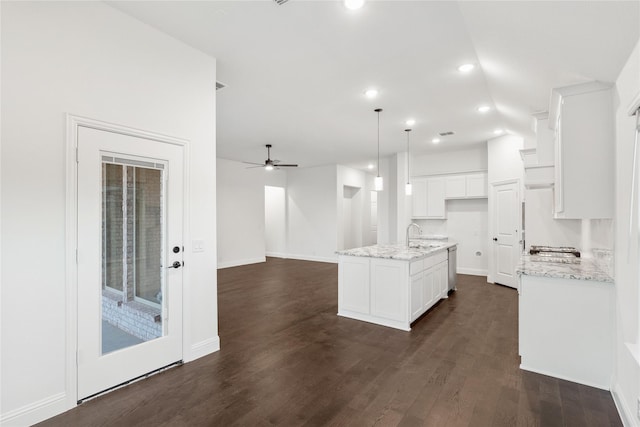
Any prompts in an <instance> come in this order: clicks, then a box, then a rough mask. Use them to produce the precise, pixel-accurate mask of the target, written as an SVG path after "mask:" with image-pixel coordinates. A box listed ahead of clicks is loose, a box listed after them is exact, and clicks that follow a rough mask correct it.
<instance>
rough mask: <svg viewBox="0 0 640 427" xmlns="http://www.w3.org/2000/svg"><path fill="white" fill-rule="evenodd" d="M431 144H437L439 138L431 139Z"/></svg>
mask: <svg viewBox="0 0 640 427" xmlns="http://www.w3.org/2000/svg"><path fill="white" fill-rule="evenodd" d="M431 142H433V143H434V144H437V143H439V142H440V138H433V139H432V140H431Z"/></svg>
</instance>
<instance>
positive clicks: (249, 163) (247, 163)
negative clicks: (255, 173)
mask: <svg viewBox="0 0 640 427" xmlns="http://www.w3.org/2000/svg"><path fill="white" fill-rule="evenodd" d="M242 163H244V164H246V165H256V166H264V163H254V162H242Z"/></svg>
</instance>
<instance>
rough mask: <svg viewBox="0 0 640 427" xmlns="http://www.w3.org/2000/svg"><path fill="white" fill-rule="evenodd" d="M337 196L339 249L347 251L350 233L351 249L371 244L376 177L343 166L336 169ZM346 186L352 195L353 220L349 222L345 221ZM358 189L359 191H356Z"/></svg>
mask: <svg viewBox="0 0 640 427" xmlns="http://www.w3.org/2000/svg"><path fill="white" fill-rule="evenodd" d="M336 174H337V181H336V186H337V187H336V195H337V200H336V202H337V205H336V206H337V215H338V217H339V218H340V221H338V229H337V242H338V247H337V249H345V242H346V236H345V234H346V233H347V232H348V233H349V234H350V235H351V247H360V246H366V245H368V244H372V243H371V237H370V235H371V232H370V230H371V214H370V206H371V190H372V189H373V179H374V176H373V175H371V174H369V173H366V172H363V171H360V170H357V169H353V168H349V167H346V166H342V165H337V167H336ZM345 186H346V187H347V188H350V190H347V191H348V192H350V193H351V196H352V197H351V198H350V199H349V202H348V203H350V205H351V206H350V209H351V214H350V215H351V218H350V220H349V221H345V220H344V212H345V207H344V203H345V202H347V201H346V200H345V197H344V196H343V195H344V194H345ZM355 189H358V191H355Z"/></svg>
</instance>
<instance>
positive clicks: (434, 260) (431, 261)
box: [424, 251, 449, 270]
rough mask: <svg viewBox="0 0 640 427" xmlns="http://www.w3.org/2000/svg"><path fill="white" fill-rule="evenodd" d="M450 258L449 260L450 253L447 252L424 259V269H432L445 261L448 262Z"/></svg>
mask: <svg viewBox="0 0 640 427" xmlns="http://www.w3.org/2000/svg"><path fill="white" fill-rule="evenodd" d="M448 258H449V252H447V251H442V252H438V253H437V254H435V255H431V256H429V257H426V258H425V259H424V268H425V270H426V269H427V268H431V267H433V266H434V265H437V264H440V263H441V262H443V261H446V260H447V259H448Z"/></svg>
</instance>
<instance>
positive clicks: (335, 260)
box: [287, 254, 338, 264]
mask: <svg viewBox="0 0 640 427" xmlns="http://www.w3.org/2000/svg"><path fill="white" fill-rule="evenodd" d="M287 257H288V258H289V259H297V260H300V261H316V262H330V263H332V264H337V263H338V257H337V256H336V257H335V258H332V257H323V256H315V255H297V254H289V255H288V256H287Z"/></svg>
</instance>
